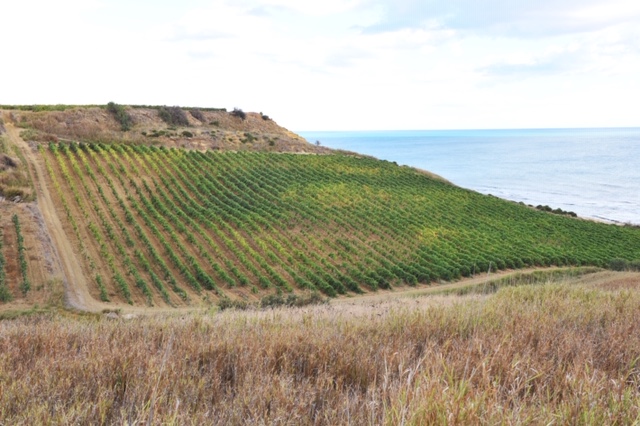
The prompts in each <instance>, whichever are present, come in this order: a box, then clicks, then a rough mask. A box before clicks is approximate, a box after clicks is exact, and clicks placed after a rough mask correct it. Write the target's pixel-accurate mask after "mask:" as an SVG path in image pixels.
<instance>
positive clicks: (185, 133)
mask: <svg viewBox="0 0 640 426" xmlns="http://www.w3.org/2000/svg"><path fill="white" fill-rule="evenodd" d="M182 136H184V137H185V138H192V137H193V133H191V132H190V131H188V130H185V131H184V132H182Z"/></svg>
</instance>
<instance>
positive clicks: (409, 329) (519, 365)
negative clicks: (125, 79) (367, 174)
mask: <svg viewBox="0 0 640 426" xmlns="http://www.w3.org/2000/svg"><path fill="white" fill-rule="evenodd" d="M447 298H448V299H447V300H449V303H443V304H442V305H439V304H435V303H416V301H408V300H405V301H404V303H403V304H399V303H394V304H390V303H382V304H379V305H375V306H372V307H371V308H370V310H369V311H368V312H362V311H359V314H358V315H350V313H349V310H348V307H346V306H345V305H342V306H323V307H314V308H305V309H296V310H268V311H259V312H234V311H225V312H223V313H211V312H209V313H199V314H184V315H182V316H156V317H141V318H134V319H131V320H128V321H127V320H124V319H120V320H107V319H104V318H99V317H96V316H87V317H79V318H77V317H73V316H69V315H66V316H65V315H52V314H51V315H32V316H28V317H23V318H20V319H16V320H11V321H4V322H0V377H1V378H2V381H1V382H0V383H1V387H0V423H3V424H44V423H56V424H69V423H74V424H76V423H77V424H123V423H128V424H140V423H143V422H147V421H148V422H149V423H151V424H212V423H213V424H331V425H334V424H392V425H396V424H434V423H437V424H486V423H491V424H493V423H505V424H520V423H528V424H529V423H530V424H543V423H544V424H547V423H559V424H567V423H580V424H582V423H586V424H632V423H634V422H635V421H637V419H638V416H639V414H640V409H639V407H640V405H639V403H640V397H639V394H638V389H639V388H638V386H639V385H640V370H639V369H638V367H637V365H636V362H637V359H638V355H639V354H640V322H638V321H637V316H638V312H639V311H640V295H638V293H637V287H636V288H634V289H633V290H622V291H604V290H601V289H598V288H592V287H585V286H576V285H569V284H562V285H557V284H546V285H541V286H527V287H510V288H504V289H501V290H499V291H498V292H497V293H496V294H495V295H493V296H476V297H475V298H473V299H466V298H456V297H455V296H447ZM435 300H437V301H442V300H444V299H443V296H439V299H435Z"/></svg>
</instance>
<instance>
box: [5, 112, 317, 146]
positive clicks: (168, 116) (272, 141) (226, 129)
mask: <svg viewBox="0 0 640 426" xmlns="http://www.w3.org/2000/svg"><path fill="white" fill-rule="evenodd" d="M2 110H4V116H5V120H6V121H10V122H13V123H15V125H16V126H18V127H20V128H23V129H26V130H29V131H27V132H24V133H23V137H24V138H25V139H28V140H34V141H37V142H49V141H57V140H75V141H85V142H89V141H91V142H104V143H114V142H122V143H135V144H142V145H155V146H168V147H180V148H189V149H220V150H252V151H273V152H327V151H328V150H327V149H326V148H324V147H317V146H315V145H312V144H309V143H308V142H307V141H305V140H304V139H303V138H301V137H300V136H298V135H296V134H295V133H293V132H291V131H289V130H287V129H285V128H283V127H281V126H279V125H278V124H277V123H276V122H275V121H274V120H273V119H271V118H270V117H268V116H267V115H264V114H262V113H255V112H246V113H245V112H244V111H242V110H237V111H235V112H234V111H231V112H228V111H226V110H224V109H213V108H180V107H150V106H122V105H117V104H113V107H112V108H111V109H110V108H109V107H108V106H87V107H74V106H65V105H57V106H11V105H4V106H3V105H0V111H2Z"/></svg>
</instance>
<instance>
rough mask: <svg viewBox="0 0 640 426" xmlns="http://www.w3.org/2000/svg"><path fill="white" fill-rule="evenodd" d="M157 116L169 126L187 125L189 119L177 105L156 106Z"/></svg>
mask: <svg viewBox="0 0 640 426" xmlns="http://www.w3.org/2000/svg"><path fill="white" fill-rule="evenodd" d="M158 116H159V117H160V118H161V119H162V121H164V122H165V123H167V124H168V125H170V126H188V125H189V119H188V118H187V114H185V113H184V111H183V110H182V109H181V108H180V107H177V106H173V107H166V106H163V107H160V108H158Z"/></svg>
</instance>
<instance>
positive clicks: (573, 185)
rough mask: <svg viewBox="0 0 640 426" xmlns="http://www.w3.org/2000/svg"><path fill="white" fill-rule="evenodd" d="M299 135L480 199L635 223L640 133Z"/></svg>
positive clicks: (639, 210) (639, 204)
mask: <svg viewBox="0 0 640 426" xmlns="http://www.w3.org/2000/svg"><path fill="white" fill-rule="evenodd" d="M298 134H300V135H301V136H303V137H304V138H305V139H307V140H308V141H309V142H311V143H319V144H321V145H323V146H327V147H329V148H335V149H342V150H347V151H354V152H357V153H360V154H366V155H371V156H374V157H376V158H378V159H381V160H388V161H394V162H396V163H397V164H399V165H407V166H411V167H417V168H420V169H424V170H427V171H429V172H432V173H435V174H437V175H440V176H442V177H443V178H445V179H447V180H448V181H450V182H452V183H454V184H455V185H458V186H461V187H464V188H468V189H472V190H474V191H477V192H480V193H483V194H492V195H494V196H497V197H501V198H504V199H507V200H512V201H517V202H524V203H526V204H530V205H534V206H537V205H548V206H550V207H552V208H554V209H555V208H560V209H562V210H566V211H572V212H574V213H576V214H577V215H578V216H580V217H584V218H590V219H596V220H602V221H607V222H613V223H629V224H634V225H640V128H592V129H519V130H512V129H510V130H418V131H315V132H314V131H301V132H298Z"/></svg>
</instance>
